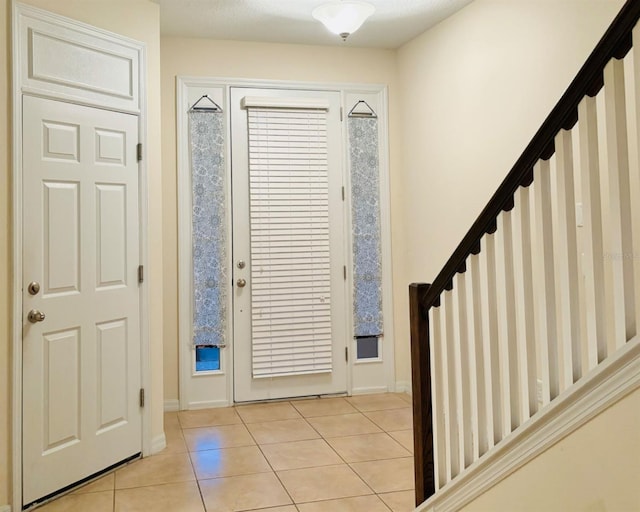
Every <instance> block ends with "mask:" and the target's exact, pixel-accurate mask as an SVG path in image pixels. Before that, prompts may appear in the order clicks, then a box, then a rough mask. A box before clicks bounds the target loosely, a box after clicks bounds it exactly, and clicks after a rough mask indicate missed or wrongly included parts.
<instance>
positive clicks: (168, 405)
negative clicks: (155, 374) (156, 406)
mask: <svg viewBox="0 0 640 512" xmlns="http://www.w3.org/2000/svg"><path fill="white" fill-rule="evenodd" d="M179 410H180V400H178V399H177V398H171V399H169V400H165V401H164V412H175V411H179ZM0 512H2V511H0Z"/></svg>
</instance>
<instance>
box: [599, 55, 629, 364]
mask: <svg viewBox="0 0 640 512" xmlns="http://www.w3.org/2000/svg"><path fill="white" fill-rule="evenodd" d="M604 97H605V117H606V127H607V155H608V164H609V169H608V171H609V208H610V213H611V214H610V218H609V220H610V225H609V226H608V227H607V228H608V229H606V235H607V236H606V237H605V244H606V251H607V253H606V256H607V260H608V261H607V270H608V271H609V273H610V274H609V275H610V277H611V283H610V286H611V288H610V289H609V290H608V292H609V293H610V294H611V293H612V294H613V295H612V297H613V300H612V302H611V304H610V305H611V308H610V310H609V311H608V318H609V319H610V323H611V324H612V330H611V332H610V335H611V337H610V338H609V342H610V343H612V344H613V345H609V348H610V349H611V350H612V351H613V350H615V349H617V348H619V347H621V346H622V345H624V344H625V343H626V341H627V340H628V339H630V338H631V337H632V336H634V335H635V333H636V325H635V291H634V289H633V287H634V284H635V281H634V269H633V241H632V228H631V194H630V183H629V153H628V144H627V118H626V100H625V84H624V63H623V61H620V60H617V59H612V60H611V61H610V62H609V63H608V64H607V65H606V66H605V68H604Z"/></svg>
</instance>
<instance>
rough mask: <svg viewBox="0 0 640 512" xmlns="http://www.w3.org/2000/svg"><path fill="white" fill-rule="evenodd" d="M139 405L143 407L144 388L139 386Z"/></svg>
mask: <svg viewBox="0 0 640 512" xmlns="http://www.w3.org/2000/svg"><path fill="white" fill-rule="evenodd" d="M140 407H144V388H140Z"/></svg>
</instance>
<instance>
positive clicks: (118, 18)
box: [0, 0, 163, 506]
mask: <svg viewBox="0 0 640 512" xmlns="http://www.w3.org/2000/svg"><path fill="white" fill-rule="evenodd" d="M8 3H9V0H0V26H2V27H3V33H4V34H3V37H2V41H1V42H0V69H2V70H4V69H6V73H5V72H3V73H2V79H0V117H1V119H2V122H1V123H0V155H2V157H1V158H2V160H1V161H0V162H1V163H0V205H1V206H0V283H2V286H1V287H0V289H1V291H0V379H1V381H0V506H1V505H3V504H5V503H8V502H10V496H9V478H8V474H7V472H8V471H9V469H10V467H11V465H10V462H11V450H10V439H9V436H8V430H9V425H10V422H11V414H10V408H11V405H10V401H11V386H10V385H9V379H10V378H11V372H10V369H9V366H10V346H11V332H10V324H11V316H10V315H11V313H10V306H9V303H10V297H11V282H12V281H11V279H10V278H9V276H10V272H11V266H10V265H11V263H10V250H11V238H10V237H11V234H10V217H9V213H10V211H11V190H10V186H11V185H10V160H9V159H10V151H9V147H10V146H9V142H8V130H9V127H10V125H9V123H10V119H9V104H10V98H8V96H7V91H8V83H9V80H10V79H11V78H10V73H9V69H8V68H7V66H8V61H9V55H8V52H9V49H8V48H9V41H10V37H11V36H10V22H9V20H8V19H6V18H5V17H8V12H9V5H8ZM24 3H27V4H31V5H34V6H36V7H41V8H43V9H46V10H48V11H50V12H54V13H57V14H61V15H63V16H67V17H70V18H73V19H76V20H79V21H82V22H85V23H89V24H91V25H94V26H96V27H99V28H102V29H105V30H109V31H112V32H115V33H118V34H121V35H124V36H126V37H130V38H132V39H136V40H138V41H142V42H144V43H146V47H147V64H148V67H147V84H148V89H147V98H148V111H147V112H148V118H147V121H148V122H147V131H148V140H149V144H148V148H147V150H146V151H145V153H146V155H147V166H148V176H149V224H148V237H149V247H150V261H149V269H148V274H147V275H148V276H149V297H150V303H149V314H150V317H151V318H162V251H161V250H160V248H161V247H162V221H161V219H162V185H161V174H160V173H161V164H160V19H159V7H158V5H157V4H155V3H153V2H152V1H150V0H25V1H24ZM5 28H6V30H5ZM5 217H6V219H5ZM149 336H150V342H151V361H150V365H151V377H152V386H153V389H157V390H159V392H158V393H155V394H153V395H152V401H151V407H152V436H153V437H154V438H155V437H156V436H159V435H161V434H162V410H163V407H162V401H163V397H162V387H163V382H162V339H163V334H162V323H161V322H152V323H151V324H150V328H149Z"/></svg>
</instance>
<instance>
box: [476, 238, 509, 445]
mask: <svg viewBox="0 0 640 512" xmlns="http://www.w3.org/2000/svg"><path fill="white" fill-rule="evenodd" d="M483 240H484V247H483V249H482V252H481V253H480V254H481V255H482V256H483V261H484V263H485V269H486V270H485V272H483V273H482V274H481V276H482V278H483V279H482V281H483V282H482V287H483V304H486V305H487V311H486V314H485V322H486V324H487V325H486V330H485V334H484V336H483V340H482V341H483V343H484V357H485V365H486V366H485V376H489V377H490V383H491V389H490V390H488V397H490V399H491V410H492V416H493V418H492V426H493V437H492V439H493V444H496V443H499V442H500V441H501V440H502V438H503V437H504V435H503V432H504V429H503V423H502V404H501V396H502V392H501V388H502V380H503V375H502V374H501V370H500V359H499V356H498V307H497V284H496V243H495V234H486V235H485V236H484V239H483ZM490 444H491V442H490Z"/></svg>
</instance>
